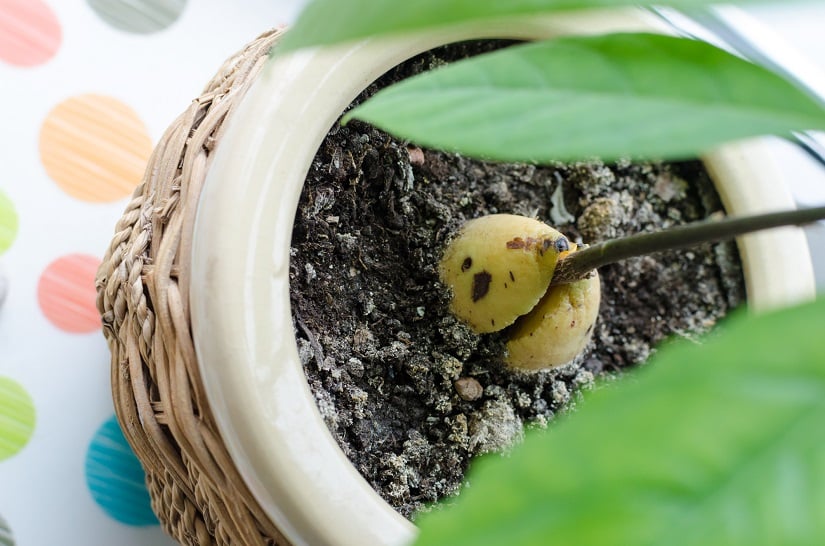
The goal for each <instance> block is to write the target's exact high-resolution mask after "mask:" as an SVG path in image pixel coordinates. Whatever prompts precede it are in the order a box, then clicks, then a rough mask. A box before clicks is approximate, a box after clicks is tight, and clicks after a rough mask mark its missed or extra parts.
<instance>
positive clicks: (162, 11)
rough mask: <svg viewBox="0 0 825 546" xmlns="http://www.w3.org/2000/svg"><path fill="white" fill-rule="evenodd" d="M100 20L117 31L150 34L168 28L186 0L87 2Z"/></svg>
mask: <svg viewBox="0 0 825 546" xmlns="http://www.w3.org/2000/svg"><path fill="white" fill-rule="evenodd" d="M87 2H88V4H89V6H90V7H91V8H92V9H93V10H94V11H95V13H97V15H98V16H100V18H101V19H103V20H104V21H106V22H107V23H108V24H110V25H112V26H113V27H115V28H117V29H119V30H125V31H126V32H134V33H136V34H151V33H153V32H158V31H161V30H164V29H165V28H168V27H169V26H170V25H171V24H172V23H174V22H175V21H176V20H177V19H178V17H180V14H181V13H183V10H184V8H185V7H186V0H87Z"/></svg>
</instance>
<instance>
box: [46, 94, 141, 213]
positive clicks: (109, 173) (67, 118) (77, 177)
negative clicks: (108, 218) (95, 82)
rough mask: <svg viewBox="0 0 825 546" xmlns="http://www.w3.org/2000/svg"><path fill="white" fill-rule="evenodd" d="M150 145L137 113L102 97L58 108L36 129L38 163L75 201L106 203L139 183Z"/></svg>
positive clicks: (84, 98) (76, 99)
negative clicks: (38, 129)
mask: <svg viewBox="0 0 825 546" xmlns="http://www.w3.org/2000/svg"><path fill="white" fill-rule="evenodd" d="M151 153H152V140H151V139H150V138H149V134H148V133H147V131H146V126H145V125H144V124H143V122H142V121H141V120H140V118H138V116H137V114H135V112H134V111H133V110H132V109H131V108H129V107H128V106H126V105H125V104H123V103H122V102H120V101H118V100H116V99H113V98H111V97H106V96H103V95H80V96H77V97H72V98H70V99H68V100H65V101H63V102H61V103H60V104H58V105H57V106H56V107H55V108H54V109H52V111H51V112H49V114H48V116H46V120H45V121H44V122H43V126H42V128H41V130H40V160H41V161H42V163H43V166H44V167H45V168H46V172H47V173H48V174H49V176H50V177H51V178H52V180H54V181H55V182H56V183H57V185H58V186H60V188H61V189H62V190H63V191H65V192H66V193H68V194H69V195H71V196H72V197H76V198H77V199H81V200H83V201H89V202H92V203H106V202H111V201H116V200H118V199H122V198H124V197H127V196H128V195H130V194H131V193H132V190H133V189H134V188H135V186H137V184H138V183H139V182H140V179H141V177H142V176H143V171H144V169H145V168H146V162H147V161H148V159H149V155H150V154H151Z"/></svg>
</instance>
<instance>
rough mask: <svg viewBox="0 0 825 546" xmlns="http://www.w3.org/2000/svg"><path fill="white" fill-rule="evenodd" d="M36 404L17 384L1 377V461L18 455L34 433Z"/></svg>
mask: <svg viewBox="0 0 825 546" xmlns="http://www.w3.org/2000/svg"><path fill="white" fill-rule="evenodd" d="M34 413H35V411H34V403H33V402H32V399H31V396H29V393H28V392H26V391H25V390H24V389H23V387H21V386H20V385H19V384H18V383H17V382H15V381H13V380H11V379H9V378H7V377H0V461H2V460H3V459H8V458H9V457H12V456H14V455H16V454H17V453H18V452H19V451H20V450H21V449H23V447H24V446H25V445H26V444H27V443H28V442H29V439H30V438H31V435H32V432H33V431H34Z"/></svg>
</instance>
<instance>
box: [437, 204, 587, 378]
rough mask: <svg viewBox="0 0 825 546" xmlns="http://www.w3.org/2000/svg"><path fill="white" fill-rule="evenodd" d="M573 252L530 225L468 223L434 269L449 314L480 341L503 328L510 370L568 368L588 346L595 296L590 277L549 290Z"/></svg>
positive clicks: (518, 221) (489, 219)
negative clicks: (447, 295)
mask: <svg viewBox="0 0 825 546" xmlns="http://www.w3.org/2000/svg"><path fill="white" fill-rule="evenodd" d="M576 250H577V245H576V243H571V242H569V241H568V239H567V238H566V237H565V236H564V235H562V234H561V232H559V231H557V230H556V229H554V228H552V227H550V226H548V225H547V224H544V223H542V222H539V221H538V220H536V219H533V218H527V217H524V216H519V215H515V214H492V215H489V216H483V217H481V218H476V219H474V220H470V221H468V222H467V223H466V224H464V226H463V227H462V228H461V230H460V232H459V233H458V235H457V236H456V237H455V238H454V239H453V240H452V241H451V242H450V243H449V244H448V245H447V248H446V250H445V252H444V256H443V258H442V259H441V262H440V266H439V273H440V278H441V282H442V283H443V284H444V285H445V287H446V288H447V290H449V292H450V298H451V301H450V309H451V310H452V312H453V313H454V314H455V315H456V316H457V317H458V318H459V319H461V320H462V321H464V322H465V323H466V324H467V325H468V326H470V328H472V329H473V331H475V332H477V333H479V334H483V333H490V332H498V331H501V330H504V329H505V328H508V327H509V330H508V332H507V334H506V337H507V352H506V355H505V357H504V360H505V362H506V363H507V365H509V366H511V367H512V368H515V369H520V370H541V369H551V368H556V367H559V366H563V365H565V364H569V363H570V362H571V361H572V360H573V359H574V358H575V357H576V356H577V355H578V354H579V353H581V352H582V350H583V349H584V348H585V346H586V345H587V343H588V341H590V337H591V335H592V333H593V326H594V324H595V322H596V318H597V317H598V313H599V302H600V297H601V289H600V284H599V276H598V274H597V273H596V272H593V274H592V275H590V276H589V277H587V278H585V279H582V280H579V281H576V282H573V283H568V284H563V285H559V286H553V287H552V288H551V287H550V282H551V280H552V279H553V273H554V272H555V269H556V265H557V264H558V262H559V260H562V259H564V257H565V256H566V255H568V254H571V253H573V252H575V251H576Z"/></svg>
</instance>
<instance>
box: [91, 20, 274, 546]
mask: <svg viewBox="0 0 825 546" xmlns="http://www.w3.org/2000/svg"><path fill="white" fill-rule="evenodd" d="M279 35H280V31H277V30H276V31H270V32H267V33H265V34H263V35H262V36H260V37H259V38H257V39H256V40H254V41H253V42H251V43H250V44H248V45H247V46H246V47H245V48H244V49H243V50H242V51H240V52H239V53H237V54H236V55H234V56H233V57H232V58H230V59H229V60H228V61H227V62H226V63H225V64H224V65H223V66H222V67H221V69H220V71H219V72H218V73H217V74H216V75H215V77H214V78H213V79H212V81H210V82H209V84H208V85H207V86H206V88H205V90H204V91H203V94H202V95H201V96H200V97H198V98H197V99H195V100H194V101H193V102H192V104H191V106H190V107H189V108H188V109H187V110H186V111H185V112H184V113H183V114H182V115H181V116H180V117H178V119H177V120H176V121H175V122H174V123H173V124H172V125H171V126H170V127H169V129H168V130H167V131H166V133H165V134H164V135H163V137H162V138H161V140H160V142H159V143H158V145H157V147H156V148H155V150H154V152H153V154H152V157H151V158H150V160H149V164H148V167H147V169H146V172H145V174H144V177H143V180H142V181H141V183H140V185H139V186H138V187H137V189H136V190H135V193H134V194H133V196H132V199H131V201H130V203H129V204H128V206H127V208H126V211H125V212H124V215H123V217H122V218H121V219H120V221H119V222H118V223H117V226H116V228H115V235H114V238H113V240H112V243H111V245H110V247H109V249H108V251H107V254H106V256H105V258H104V260H103V263H102V265H101V267H100V270H99V271H98V277H97V291H98V297H97V306H98V309H99V311H100V313H101V316H102V318H103V331H104V335H105V336H106V339H107V341H108V344H109V348H110V350H111V354H112V366H111V374H112V393H113V398H114V405H115V412H116V414H117V417H118V420H119V421H120V425H121V428H122V429H123V433H124V435H125V436H126V439H127V440H128V442H129V443H130V444H131V446H132V448H133V450H134V451H135V454H136V455H137V457H138V459H139V460H140V461H141V463H142V464H143V467H144V470H145V471H146V482H147V485H148V488H149V493H150V495H151V498H152V508H153V510H154V511H155V513H156V514H157V515H158V518H159V519H160V521H161V525H162V526H163V528H164V530H165V531H166V532H167V533H169V534H170V535H172V536H173V537H174V538H175V539H177V540H178V541H179V542H181V543H183V544H190V545H199V546H200V545H213V544H233V545H253V544H254V545H261V544H266V545H269V544H279V545H284V544H288V543H287V541H286V540H285V539H284V538H283V536H282V535H281V534H280V532H279V531H278V529H277V528H276V527H275V526H274V525H273V524H272V522H271V521H270V520H269V519H268V518H267V516H266V514H265V513H264V511H263V510H262V509H261V507H260V506H259V505H258V503H257V502H256V501H255V499H254V497H253V496H252V494H251V493H250V492H249V490H248V488H247V487H246V485H245V483H244V481H243V480H242V478H241V476H240V474H239V473H238V470H237V468H236V467H235V465H234V463H233V462H232V459H231V457H230V456H229V453H228V452H227V449H226V447H225V445H224V443H223V441H222V440H221V436H220V434H219V432H218V428H217V426H216V423H215V419H214V416H213V415H212V412H211V410H210V408H209V401H208V400H207V398H206V393H205V392H204V389H203V385H202V382H201V378H200V372H199V369H198V363H197V361H196V358H195V349H194V344H193V341H192V332H191V328H190V321H189V271H188V269H189V255H190V249H191V241H192V230H193V224H194V218H195V212H196V207H197V203H198V196H199V194H200V191H201V188H202V185H203V182H204V179H205V178H206V174H207V172H208V169H209V165H210V161H211V157H212V154H213V153H214V151H215V149H216V147H217V146H219V143H220V140H221V135H222V127H223V125H224V123H225V122H226V120H227V119H228V118H230V117H231V116H232V112H233V110H234V108H235V107H236V106H237V104H238V103H239V102H240V100H241V99H242V98H243V96H244V94H245V93H246V91H247V89H248V88H249V86H250V84H251V83H252V82H253V81H254V79H255V77H256V75H257V74H258V73H259V71H260V69H261V67H262V66H263V64H264V62H265V61H266V58H267V56H268V52H269V50H270V48H271V47H272V45H273V44H274V43H275V42H276V41H277V40H278V37H279Z"/></svg>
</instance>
